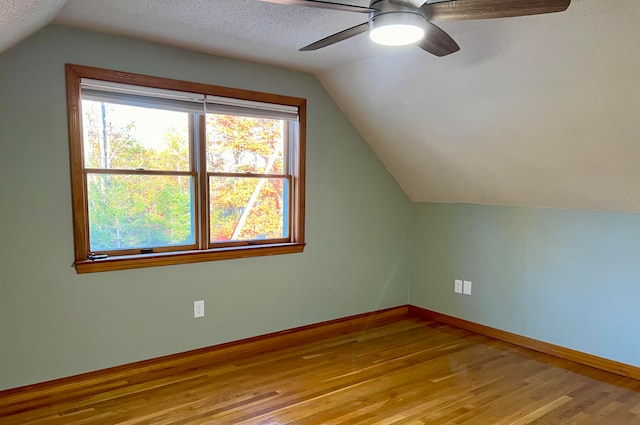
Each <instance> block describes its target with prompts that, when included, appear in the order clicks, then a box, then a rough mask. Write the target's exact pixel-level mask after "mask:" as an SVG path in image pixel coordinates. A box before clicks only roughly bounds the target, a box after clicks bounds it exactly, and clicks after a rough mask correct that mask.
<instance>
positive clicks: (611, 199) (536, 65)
mask: <svg viewBox="0 0 640 425" xmlns="http://www.w3.org/2000/svg"><path fill="white" fill-rule="evenodd" d="M62 3H64V0H49V1H44V0H43V1H37V0H0V11H2V10H5V11H6V10H8V11H9V12H8V13H7V12H0V27H2V28H3V31H2V33H3V34H2V38H0V50H2V49H4V48H6V47H8V46H10V45H12V44H15V43H16V42H17V41H19V40H20V39H21V38H23V37H25V36H26V35H28V34H29V33H30V32H32V31H35V30H37V29H38V28H39V27H40V26H42V25H44V24H45V23H46V22H48V20H51V19H53V22H55V23H58V24H62V25H68V26H74V27H82V28H87V29H92V30H98V31H105V32H112V33H118V34H126V35H131V36H135V37H141V38H145V39H148V40H153V41H158V42H162V43H166V44H171V45H176V46H182V47H186V48H190V49H194V50H199V51H203V52H209V53H214V54H219V55H224V56H229V57H236V58H241V59H249V60H253V61H258V62H265V63H270V64H276V65H282V66H286V67H290V68H295V69H300V70H305V71H309V72H313V73H315V74H316V75H317V76H318V78H319V79H320V80H321V81H322V83H323V84H324V85H325V87H326V88H327V90H328V91H329V93H330V94H331V95H332V96H333V98H334V99H335V100H336V102H337V103H338V105H339V106H340V107H341V108H342V109H343V111H344V112H345V113H346V114H347V116H348V117H349V118H350V119H351V121H352V122H353V124H354V125H355V126H356V127H357V129H358V130H359V131H360V133H361V134H362V135H363V137H364V138H365V139H366V140H367V142H368V143H369V144H370V145H371V147H372V148H373V150H374V151H375V152H376V153H377V154H378V156H379V157H380V159H381V160H382V162H383V163H384V164H385V166H386V167H387V168H388V169H389V171H390V172H391V173H392V174H393V175H394V177H395V178H396V179H397V180H398V182H399V183H400V185H401V186H402V187H403V189H404V190H405V191H406V192H407V194H408V195H409V196H410V197H411V199H413V200H414V201H435V202H464V203H479V204H493V205H514V206H544V207H557V208H571V209H593V210H609V211H630V212H640V190H639V189H640V167H639V165H640V49H639V48H638V44H639V43H640V25H639V23H640V2H639V1H635V0H627V1H616V2H612V1H601V0H573V1H572V4H571V6H570V7H569V10H567V11H566V12H563V13H557V14H551V15H541V16H532V17H522V18H510V19H500V20H488V21H464V22H441V23H438V25H439V26H441V27H442V28H443V29H444V30H446V31H447V32H448V33H449V34H450V35H451V36H452V37H453V38H454V39H455V40H456V41H457V42H458V44H459V45H460V47H461V51H460V52H457V53H455V54H453V55H451V56H447V57H444V58H437V57H435V56H431V55H429V54H427V53H425V52H423V51H422V50H420V49H418V48H416V47H405V48H395V49H393V48H382V47H379V46H375V45H373V44H372V43H371V42H369V40H368V39H367V37H366V35H364V34H363V35H360V36H357V37H355V38H352V39H349V40H347V41H344V42H342V43H339V44H337V45H334V46H330V47H328V48H325V49H322V50H319V51H316V52H298V51H297V49H298V48H300V47H302V46H304V45H306V44H309V43H311V42H313V41H316V40H318V39H320V38H323V37H325V36H327V35H330V34H332V33H334V32H337V31H340V30H342V29H344V28H347V27H350V26H353V25H355V24H358V23H360V22H363V21H364V20H366V15H361V14H357V13H347V12H336V11H332V10H318V9H310V8H304V7H293V6H283V5H275V4H267V3H262V2H259V1H257V0H181V1H175V0H68V1H67V2H66V5H65V6H64V7H63V8H62V9H61V11H60V12H59V13H58V14H57V16H56V15H55V13H56V12H57V10H58V9H59V8H60V6H61V5H62ZM343 3H348V4H355V5H361V6H366V5H368V1H367V0H350V1H346V0H345V1H343ZM614 3H615V4H614ZM36 6H37V7H36ZM34 8H36V9H37V11H36V12H34ZM54 16H55V18H53V17H54ZM16 19H17V20H18V21H19V25H17V24H15V23H14V21H15V20H16ZM6 28H8V31H7V30H5V29H6Z"/></svg>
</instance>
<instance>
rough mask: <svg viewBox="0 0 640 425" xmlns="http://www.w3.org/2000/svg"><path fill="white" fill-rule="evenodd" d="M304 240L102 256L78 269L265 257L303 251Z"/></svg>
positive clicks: (81, 263) (92, 270)
mask: <svg viewBox="0 0 640 425" xmlns="http://www.w3.org/2000/svg"><path fill="white" fill-rule="evenodd" d="M304 246H305V245H304V244H301V243H286V244H277V245H275V244H274V245H259V246H249V247H247V246H243V247H241V248H238V247H231V248H218V249H210V250H204V251H201V250H197V251H179V252H163V253H155V254H141V255H126V256H120V257H110V258H105V259H100V260H82V261H76V263H75V266H76V272H77V273H78V274H83V273H96V272H106V271H112V270H127V269H139V268H144V267H157V266H170V265H174V264H188V263H201V262H205V261H218V260H231V259H234V258H251V257H263V256H266V255H280V254H294V253H298V252H303V251H304Z"/></svg>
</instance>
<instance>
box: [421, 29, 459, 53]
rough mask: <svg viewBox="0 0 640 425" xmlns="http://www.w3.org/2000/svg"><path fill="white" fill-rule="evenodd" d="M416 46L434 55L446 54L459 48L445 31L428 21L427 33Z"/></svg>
mask: <svg viewBox="0 0 640 425" xmlns="http://www.w3.org/2000/svg"><path fill="white" fill-rule="evenodd" d="M418 47H420V48H421V49H422V50H426V51H427V52H429V53H431V54H434V55H436V56H440V57H442V56H447V55H450V54H451V53H455V52H457V51H458V50H460V46H458V43H456V42H455V41H454V40H453V38H451V37H450V36H449V34H447V33H446V32H444V31H443V30H441V29H440V28H438V27H437V26H435V25H433V24H432V23H431V22H428V25H427V33H426V34H425V36H424V38H423V39H422V40H421V41H419V42H418Z"/></svg>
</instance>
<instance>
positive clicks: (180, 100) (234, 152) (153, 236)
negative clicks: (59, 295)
mask: <svg viewBox="0 0 640 425" xmlns="http://www.w3.org/2000/svg"><path fill="white" fill-rule="evenodd" d="M66 72H67V102H68V109H69V111H68V113H69V143H70V155H71V180H72V197H73V215H74V239H75V260H76V261H75V265H76V270H77V271H78V273H86V272H96V271H106V270H118V269H128V268H137V267H149V266H158V265H167V264H180V263H190V262H200V261H211V260H220V259H231V258H244V257H252V256H262V255H274V254H286V253H294V252H302V250H303V249H304V164H305V143H304V142H305V112H306V101H305V100H304V99H300V98H294V97H287V96H279V95H273V94H267V93H258V92H251V91H246V90H238V89H231V88H226V87H219V86H211V85H205V84H199V83H189V82H184V81H177V80H169V79H164V78H158V77H148V76H143V75H137V74H128V73H123V72H116V71H108V70H103V69H97V68H89V67H83V66H78V65H67V67H66Z"/></svg>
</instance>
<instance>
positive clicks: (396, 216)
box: [0, 26, 412, 389]
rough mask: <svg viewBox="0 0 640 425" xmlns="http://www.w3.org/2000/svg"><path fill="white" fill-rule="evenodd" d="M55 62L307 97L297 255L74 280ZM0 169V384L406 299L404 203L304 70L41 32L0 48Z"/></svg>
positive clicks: (407, 216)
mask: <svg viewBox="0 0 640 425" xmlns="http://www.w3.org/2000/svg"><path fill="white" fill-rule="evenodd" d="M65 63H75V64H81V65H88V66H96V67H102V68H109V69H115V70H122V71H129V72H136V73H142V74H148V75H157V76H161V77H168V78H177V79H182V80H189V81H196V82H202V83H209V84H217V85H223V86H230V87H238V88H244V89H250V90H259V91H266V92H272V93H279V94H283V95H291V96H297V97H304V98H307V99H308V134H307V151H308V156H307V214H306V218H307V228H306V235H307V238H306V239H307V243H308V245H307V248H306V250H305V252H304V253H302V254H291V255H280V256H273V257H262V258H255V259H242V260H229V261H219V262H210V263H199V264H188V265H179V266H167V267H158V268H149V269H139V270H126V271H116V272H107V273H96V274H88V275H77V274H76V273H75V270H74V269H73V267H72V263H73V239H72V218H71V194H70V179H69V159H68V155H69V154H68V138H67V123H66V120H67V113H66V97H65V80H64V64H65ZM0 180H1V181H2V184H1V190H0V205H1V208H0V235H1V237H2V240H1V242H0V341H1V342H0V389H6V388H12V387H16V386H21V385H26V384H30V383H34V382H40V381H45V380H50V379H54V378H59V377H63V376H68V375H72V374H78V373H82V372H87V371H92V370H96V369H101V368H106V367H109V366H114V365H119V364H124V363H129V362H134V361H138V360H142V359H148V358H153V357H157V356H162V355H166V354H171V353H176V352H181V351H186V350H190V349H194V348H198V347H204V346H210V345H213V344H218V343H222V342H226V341H231V340H237V339H240V338H246V337H251V336H254V335H260V334H264V333H268V332H274V331H278V330H282V329H288V328H292V327H296V326H301V325H306V324H309V323H316V322H319V321H323V320H329V319H334V318H338V317H344V316H348V315H353V314H358V313H362V312H367V311H371V310H375V309H381V308H386V307H392V306H397V305H403V304H406V303H407V300H408V285H409V279H410V268H409V261H410V250H411V243H410V223H411V209H412V205H411V202H410V201H409V199H408V198H407V197H406V195H405V194H404V192H403V191H402V190H401V189H400V188H399V186H398V185H397V184H396V182H395V180H394V179H393V178H392V177H391V175H389V173H388V172H387V171H386V169H385V168H384V166H383V165H382V164H381V163H380V162H379V160H378V159H377V158H376V156H375V155H374V154H373V153H372V151H371V150H370V149H369V147H368V145H367V144H366V143H365V142H364V141H363V140H362V138H361V137H360V136H359V134H358V133H357V132H356V130H355V129H354V128H353V127H352V125H351V124H350V123H349V121H348V120H347V119H346V118H345V116H344V115H343V114H342V112H341V111H340V110H339V109H338V107H337V106H336V105H335V104H334V102H333V101H332V99H331V98H330V97H329V96H328V95H327V93H326V92H325V90H324V89H323V88H322V86H321V84H320V83H319V82H318V81H317V80H316V78H315V77H313V76H312V75H310V74H306V73H302V72H296V71H291V70H286V69H281V68H276V67H271V66H267V65H259V64H254V63H248V62H243V61H239V60H232V59H226V58H221V57H215V56H211V55H205V54H201V53H196V52H192V51H187V50H182V49H178V48H172V47H167V46H162V45H158V44H153V43H149V42H145V41H140V40H134V39H130V38H126V37H118V36H110V35H104V34H98V33H93V32H87V31H80V30H73V29H68V28H63V27H58V26H50V27H47V28H45V29H44V30H42V31H40V32H38V33H37V34H35V35H33V36H32V37H30V38H29V39H27V40H25V41H23V42H22V43H20V44H19V45H17V46H15V47H14V48H12V49H10V50H8V51H6V52H4V53H2V54H0ZM198 299H204V300H205V302H206V316H205V318H203V319H197V320H196V319H193V318H192V315H193V301H194V300H198Z"/></svg>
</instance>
